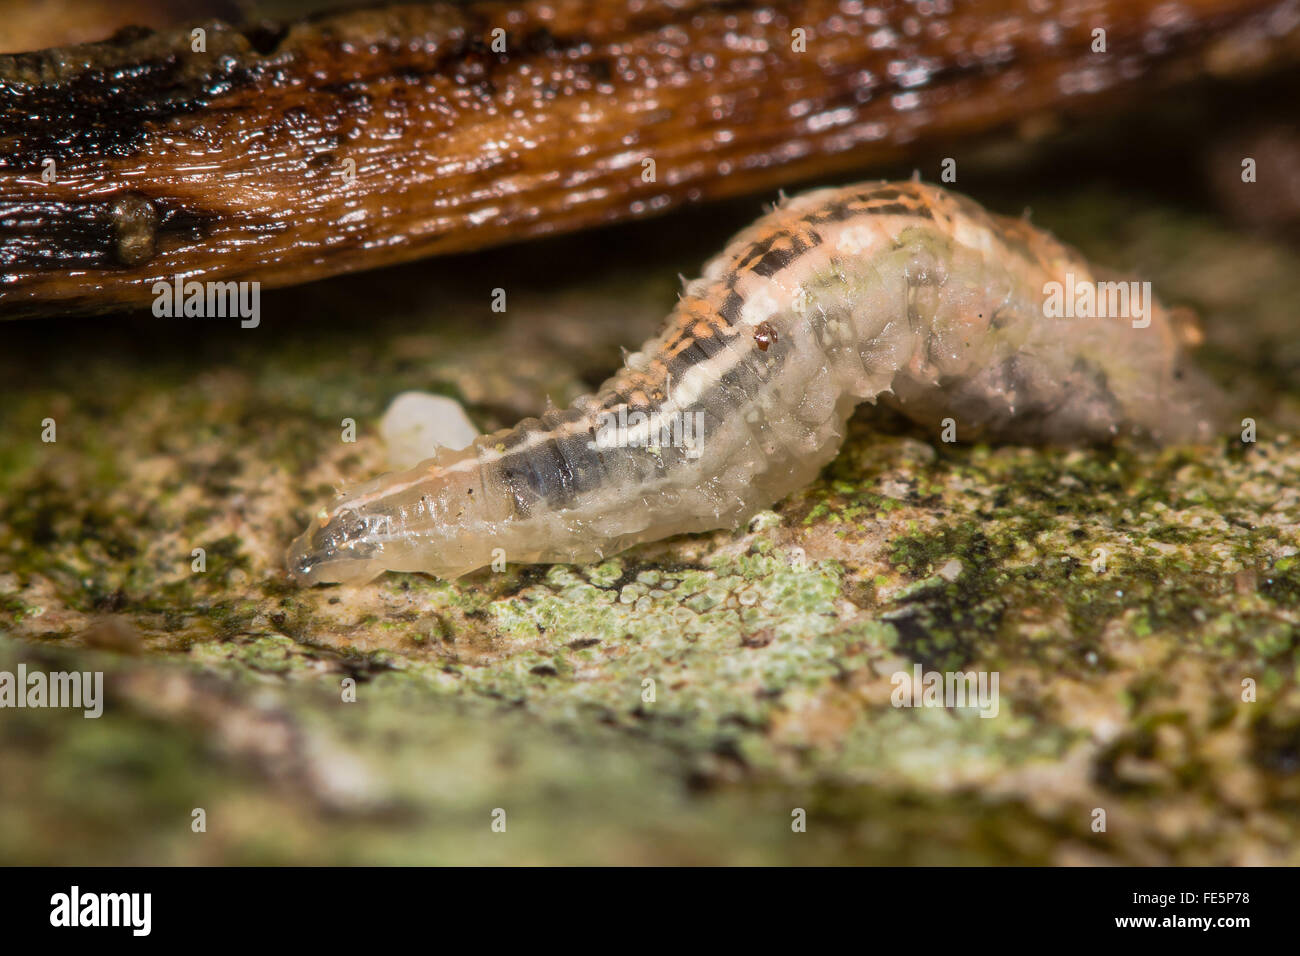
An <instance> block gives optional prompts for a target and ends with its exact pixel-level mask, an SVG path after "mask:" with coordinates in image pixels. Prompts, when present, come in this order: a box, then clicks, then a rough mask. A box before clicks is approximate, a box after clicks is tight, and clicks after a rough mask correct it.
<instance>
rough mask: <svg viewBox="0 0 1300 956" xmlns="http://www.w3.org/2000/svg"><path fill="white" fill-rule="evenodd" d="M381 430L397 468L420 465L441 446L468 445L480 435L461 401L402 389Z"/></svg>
mask: <svg viewBox="0 0 1300 956" xmlns="http://www.w3.org/2000/svg"><path fill="white" fill-rule="evenodd" d="M379 433H380V435H382V436H383V438H384V444H386V445H387V446H388V463H389V464H390V465H392V466H393V467H394V468H410V467H412V466H413V465H418V464H419V463H420V462H422V461H424V460H425V459H426V458H432V457H433V454H434V452H436V451H437V450H438V449H439V448H451V449H460V448H464V447H465V446H466V445H468V444H469V443H470V442H472V441H473V440H474V439H475V438H477V437H478V436H479V430H478V429H477V428H475V427H474V423H473V422H471V421H470V420H469V418H467V417H466V415H465V409H463V408H461V406H460V402H457V401H455V400H454V399H450V398H446V397H445V396H442V395H430V394H429V393H428V392H402V393H401V394H400V395H398V396H397V397H396V398H394V399H393V401H392V402H391V403H390V404H389V406H388V411H386V412H384V417H383V419H382V420H381V421H380V422H379Z"/></svg>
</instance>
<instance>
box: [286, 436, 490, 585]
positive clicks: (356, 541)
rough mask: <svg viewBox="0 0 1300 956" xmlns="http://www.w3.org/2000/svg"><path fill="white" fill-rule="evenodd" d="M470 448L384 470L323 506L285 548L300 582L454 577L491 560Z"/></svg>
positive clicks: (478, 480)
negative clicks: (402, 574)
mask: <svg viewBox="0 0 1300 956" xmlns="http://www.w3.org/2000/svg"><path fill="white" fill-rule="evenodd" d="M483 497H484V494H483V488H482V485H481V478H480V473H479V468H478V462H477V460H476V459H475V458H474V453H473V451H472V450H471V449H466V450H464V451H460V452H447V453H445V454H440V455H439V456H438V457H437V458H435V459H430V460H428V461H424V462H421V463H420V464H418V465H416V466H415V467H414V468H412V469H410V470H409V471H402V472H394V473H392V474H388V475H383V476H381V477H379V478H376V479H375V480H373V481H370V482H367V483H366V484H364V485H361V486H359V487H357V488H355V489H353V490H352V491H351V492H349V493H348V494H345V495H342V496H340V497H339V498H337V499H336V500H335V501H334V503H333V504H331V505H330V506H328V507H325V508H322V509H321V510H320V511H319V512H317V514H316V515H315V516H314V517H313V519H312V522H311V524H310V525H309V526H308V528H307V530H306V531H304V532H303V533H302V534H301V535H299V536H298V538H297V539H296V540H295V541H294V542H293V544H292V545H291V546H290V548H289V552H288V555H287V556H286V563H287V565H288V568H287V569H288V572H289V574H290V576H291V577H292V578H293V579H294V580H295V581H297V582H298V583H300V584H307V585H310V584H321V583H326V582H343V583H348V584H362V583H365V582H366V581H369V580H371V579H372V578H375V577H378V576H379V575H380V574H382V573H383V572H384V571H423V572H425V573H428V574H435V575H437V576H438V577H441V578H455V577H458V576H460V575H462V574H465V573H467V572H469V571H472V570H474V569H475V568H478V567H482V566H483V565H485V564H488V563H490V562H491V560H492V558H491V543H490V541H489V537H490V535H489V533H488V532H489V531H490V530H491V528H492V524H491V522H489V521H485V520H484V512H485V504H484V503H483Z"/></svg>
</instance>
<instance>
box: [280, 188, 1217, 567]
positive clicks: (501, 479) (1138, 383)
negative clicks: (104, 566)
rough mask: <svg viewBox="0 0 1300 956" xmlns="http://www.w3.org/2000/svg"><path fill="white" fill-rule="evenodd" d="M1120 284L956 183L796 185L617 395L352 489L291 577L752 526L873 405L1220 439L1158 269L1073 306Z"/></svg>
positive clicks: (478, 562) (535, 557)
mask: <svg viewBox="0 0 1300 956" xmlns="http://www.w3.org/2000/svg"><path fill="white" fill-rule="evenodd" d="M1097 282H1098V279H1097V276H1096V275H1095V273H1094V271H1093V270H1092V268H1091V267H1090V266H1089V265H1088V263H1087V262H1086V261H1084V260H1083V258H1082V257H1081V256H1080V255H1079V254H1078V253H1076V252H1074V251H1073V250H1071V249H1069V248H1068V247H1066V246H1064V245H1062V244H1061V243H1059V242H1057V241H1056V240H1055V239H1053V238H1052V237H1051V236H1049V235H1048V234H1046V233H1044V232H1042V231H1041V230H1038V229H1035V228H1034V227H1032V226H1030V225H1029V224H1028V223H1026V222H1024V221H1022V220H1014V219H1006V218H1002V217H997V216H992V215H990V214H988V213H986V212H984V211H983V210H982V209H981V208H980V207H979V206H977V205H976V204H975V203H973V202H972V201H970V200H968V199H965V198H963V197H961V196H958V195H956V194H954V193H951V192H948V191H946V190H943V189H940V188H938V187H935V186H929V185H926V184H923V183H919V182H905V183H890V182H877V183H866V184H861V185H856V186H849V187H845V188H841V189H825V190H818V191H815V192H811V193H807V194H805V195H802V196H799V197H797V198H794V199H791V200H787V201H784V202H782V203H781V204H780V205H779V206H778V207H777V208H776V209H774V210H773V211H772V212H771V213H769V214H768V215H766V216H764V217H762V218H761V219H760V220H759V221H758V222H756V223H755V224H754V225H752V226H750V227H749V228H748V229H746V230H744V231H743V232H741V233H740V234H739V235H738V236H736V237H735V238H734V239H733V240H732V241H731V242H730V243H729V244H728V246H727V248H726V249H725V250H724V251H723V252H722V253H721V254H720V255H719V256H717V257H716V258H715V259H713V260H712V261H711V262H710V263H709V264H708V265H707V266H706V267H705V269H704V275H703V276H702V277H701V278H699V279H696V280H695V281H693V282H691V283H689V284H688V285H687V287H686V289H685V293H684V295H683V296H682V298H681V300H680V301H679V302H678V305H677V307H676V308H675V309H674V310H673V312H672V314H671V315H670V316H669V318H668V321H667V323H666V327H665V328H664V330H663V331H662V332H661V333H660V334H659V335H658V336H657V337H656V338H654V339H652V340H651V341H649V342H647V343H646V344H645V345H644V346H643V347H642V349H641V350H640V351H639V352H637V353H635V354H633V355H631V356H629V357H628V360H627V364H626V366H625V367H624V368H623V369H621V370H620V371H619V372H618V373H617V374H616V375H614V377H613V378H611V379H609V380H608V381H607V382H606V383H605V384H604V385H603V386H602V387H601V389H600V390H599V391H598V392H597V393H596V394H595V395H589V396H584V397H582V398H580V399H579V400H578V401H576V402H575V403H574V404H573V405H572V406H571V407H570V408H568V409H564V410H554V411H549V412H547V413H546V414H544V415H543V416H542V417H541V418H530V419H526V420H524V421H522V422H520V423H519V424H518V425H516V426H515V427H514V428H509V429H504V430H502V431H499V432H496V433H495V434H491V435H485V436H482V437H481V438H479V439H477V440H476V441H475V442H474V443H473V444H472V445H470V446H469V447H468V448H466V449H464V450H462V451H444V452H441V453H439V454H437V455H435V456H434V457H433V458H430V459H429V460H427V461H424V462H422V463H420V464H419V465H417V466H416V467H415V468H412V469H410V470H408V471H404V472H398V473H394V474H390V475H385V476H383V477H380V478H378V479H375V480H374V481H371V482H369V483H367V484H365V485H362V486H360V487H358V488H356V489H354V490H353V491H351V492H350V493H348V494H345V495H343V496H341V497H340V498H339V499H338V500H337V501H336V502H335V503H334V504H332V505H331V506H330V507H328V508H326V509H323V510H322V511H321V512H320V514H319V515H318V516H317V517H316V520H315V521H313V523H312V525H311V527H309V528H308V529H307V531H306V532H305V533H304V534H303V535H302V536H301V537H299V538H298V539H297V540H296V541H295V542H294V544H293V546H292V547H291V549H290V551H289V556H288V563H289V569H290V572H291V573H292V574H293V575H294V576H295V577H296V578H297V579H298V580H300V581H302V582H304V583H315V582H320V581H364V580H367V579H369V578H371V577H374V576H375V575H377V574H379V573H381V572H383V571H386V570H394V571H424V572H428V573H431V574H435V575H438V576H440V577H445V578H454V577H457V576H459V575H462V574H465V573H467V572H469V571H472V570H475V569H476V568H480V567H483V566H485V565H488V564H490V563H491V562H492V561H493V558H494V555H495V556H497V557H504V559H505V560H506V561H509V562H512V563H535V562H557V561H560V562H583V561H591V560H597V559H600V558H603V557H607V556H609V555H612V554H615V553H617V552H619V551H621V550H623V549H624V548H627V547H630V546H632V545H634V544H638V543H640V542H644V541H653V540H657V539H659V538H664V537H667V536H669V535H674V534H679V533H682V532H693V531H707V530H711V529H717V528H727V527H733V526H735V525H737V524H738V523H740V522H741V521H743V520H744V519H746V518H747V517H748V516H750V515H751V514H753V513H754V512H755V511H758V510H759V509H761V508H764V507H767V506H769V505H771V504H772V503H773V502H775V501H778V500H779V499H781V498H782V497H784V496H785V495H787V494H789V493H790V492H791V491H794V490H796V489H798V488H800V487H802V486H803V485H805V484H807V483H808V482H810V481H811V480H812V479H813V478H814V477H815V476H816V474H817V472H818V471H819V470H820V469H821V468H822V467H823V466H824V465H825V464H826V463H827V462H828V461H830V460H831V459H832V458H833V457H834V456H835V454H836V452H837V451H838V449H839V446H840V444H841V442H842V440H843V436H844V429H845V424H846V422H847V420H848V418H849V416H850V415H851V414H852V412H853V410H854V408H855V407H856V406H857V405H858V404H860V403H861V402H863V401H876V400H885V401H888V402H890V403H891V404H892V405H894V406H896V407H897V408H899V409H901V410H902V411H903V412H904V413H905V414H907V415H909V416H911V417H912V418H914V419H916V420H918V421H922V422H925V423H928V424H931V425H933V426H934V427H935V428H936V429H938V428H939V427H940V423H941V422H942V421H943V420H944V419H952V427H953V428H955V429H956V431H957V433H958V435H959V437H960V438H961V439H963V440H965V439H971V438H976V437H998V438H1007V439H1013V440H1021V441H1034V442H1058V443H1081V442H1097V441H1106V440H1110V439H1113V438H1115V437H1117V436H1120V435H1129V436H1136V437H1143V438H1147V439H1151V440H1154V441H1160V442H1165V441H1197V440H1205V439H1207V438H1209V437H1210V436H1211V434H1212V432H1213V429H1212V426H1211V418H1210V414H1209V412H1208V405H1209V403H1208V401H1207V399H1208V397H1209V396H1211V395H1212V394H1213V388H1212V387H1211V386H1210V385H1209V384H1208V383H1207V382H1206V381H1205V380H1204V379H1203V378H1202V377H1201V376H1200V375H1199V374H1197V372H1196V371H1195V370H1194V369H1193V368H1192V367H1191V366H1190V365H1189V364H1188V362H1187V357H1186V353H1185V349H1184V346H1185V345H1186V344H1188V343H1189V341H1191V340H1192V339H1194V337H1195V332H1194V329H1192V328H1191V326H1190V325H1189V324H1188V323H1187V322H1185V321H1183V320H1181V319H1180V318H1179V317H1178V316H1177V314H1171V313H1170V312H1169V311H1167V310H1165V309H1164V308H1162V307H1161V306H1160V305H1159V304H1158V303H1156V302H1155V301H1154V300H1153V299H1150V298H1149V297H1147V298H1145V300H1143V299H1140V298H1138V296H1139V295H1140V287H1138V286H1136V285H1135V286H1134V287H1133V292H1134V298H1133V299H1132V300H1131V301H1129V302H1128V304H1127V308H1125V309H1124V310H1123V311H1124V314H1123V315H1110V316H1107V317H1085V316H1081V315H1077V314H1072V313H1073V312H1075V311H1080V310H1074V309H1073V308H1072V306H1073V303H1074V290H1076V289H1082V288H1084V287H1089V286H1094V287H1095V286H1096V285H1097ZM1126 285H1127V284H1126ZM1053 289H1055V290H1058V292H1059V293H1060V294H1059V295H1056V297H1055V299H1054V293H1053V292H1052V291H1051V290H1053ZM1116 290H1117V287H1115V286H1111V287H1110V289H1109V291H1110V294H1111V305H1112V306H1113V305H1114V304H1115V302H1116V301H1118V297H1117V296H1116ZM1105 300H1106V291H1105V290H1103V292H1102V294H1101V298H1100V301H1099V303H1098V304H1099V306H1104V303H1105ZM1063 302H1064V303H1067V304H1066V305H1065V307H1064V308H1062V303H1063ZM1081 311H1083V312H1087V311H1088V310H1087V308H1084V309H1083V310H1081ZM1063 312H1064V313H1067V314H1062V313H1063ZM498 549H499V550H498Z"/></svg>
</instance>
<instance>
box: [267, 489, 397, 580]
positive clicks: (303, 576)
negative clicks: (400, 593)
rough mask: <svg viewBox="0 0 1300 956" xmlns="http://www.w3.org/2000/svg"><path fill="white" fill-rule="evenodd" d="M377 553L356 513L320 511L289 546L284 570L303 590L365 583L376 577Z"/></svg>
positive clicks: (365, 527)
mask: <svg viewBox="0 0 1300 956" xmlns="http://www.w3.org/2000/svg"><path fill="white" fill-rule="evenodd" d="M377 551H378V548H377V546H376V544H375V541H374V535H373V534H371V533H370V528H369V527H368V525H367V523H366V521H365V519H364V518H362V517H361V516H360V515H359V514H357V512H356V511H353V510H351V509H347V508H343V509H336V510H335V511H333V512H327V511H322V512H321V513H320V514H318V515H317V516H316V518H315V519H314V520H313V521H312V523H311V525H310V526H309V527H308V528H307V530H306V531H304V532H303V533H302V534H300V535H299V536H298V537H297V538H296V539H295V540H294V542H293V544H291V545H290V546H289V551H288V554H287V555H286V556H285V564H286V570H287V571H288V572H289V576H290V577H291V578H292V579H293V580H294V582H295V583H297V584H301V585H304V586H309V585H312V584H323V583H329V582H346V583H364V582H365V581H368V580H370V579H372V578H374V577H376V576H377V574H378V573H379V572H378V571H376V570H375V565H374V558H375V556H376V553H377ZM381 570H382V569H381Z"/></svg>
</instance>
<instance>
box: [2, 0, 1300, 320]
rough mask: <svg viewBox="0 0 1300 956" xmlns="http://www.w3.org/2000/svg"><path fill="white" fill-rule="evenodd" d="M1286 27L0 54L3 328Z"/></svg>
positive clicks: (1085, 98) (415, 252)
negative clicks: (50, 164) (159, 284)
mask: <svg viewBox="0 0 1300 956" xmlns="http://www.w3.org/2000/svg"><path fill="white" fill-rule="evenodd" d="M1291 9H1292V8H1291V6H1290V5H1289V4H1286V3H1281V2H1278V0H1184V2H1181V3H1168V2H1151V0H1060V2H1049V0H982V2H975V0H919V2H916V3H890V4H867V3H863V2H859V0H807V2H802V3H781V2H774V3H767V4H762V3H751V2H744V0H741V2H724V3H705V2H698V0H679V2H675V3H667V2H657V0H634V2H625V0H623V2H611V0H567V2H527V3H522V4H503V3H477V4H467V5H447V4H427V5H411V6H393V7H385V8H379V9H373V10H365V11H357V12H351V13H346V14H339V15H332V16H328V17H321V18H317V19H313V20H311V21H307V22H304V23H300V24H297V25H294V26H292V27H289V28H286V29H279V28H266V27H262V28H258V29H251V30H247V31H244V32H240V31H237V30H235V29H233V28H230V27H228V26H225V25H223V24H221V23H219V22H212V23H209V24H207V25H206V37H205V39H206V51H205V52H199V53H196V52H193V50H192V43H191V34H190V32H189V31H188V30H184V31H179V32H176V33H172V34H149V33H139V34H135V35H127V36H120V37H119V38H118V39H117V40H116V41H114V42H111V43H106V44H98V45H92V46H84V47H76V48H68V49H65V50H61V51H59V50H56V51H46V52H43V53H39V54H24V55H19V56H12V57H0V314H3V315H7V316H8V315H21V314H31V313H42V312H43V313H50V312H62V311H103V310H109V309H113V308H117V307H126V306H141V305H147V304H148V303H149V302H150V301H151V300H152V292H151V287H152V285H153V283H154V282H156V281H158V280H161V279H167V280H170V279H171V278H172V277H173V276H175V275H177V274H183V275H186V276H193V277H199V278H201V279H205V280H215V279H222V280H229V279H258V280H261V281H262V282H263V283H264V284H266V285H285V284H290V283H295V282H304V281H308V280H311V279H315V278H319V277H322V276H326V275H331V274H336V273H340V272H346V271H351V270H357V269H366V268H372V267H375V266H380V265H385V264H389V263H394V262H400V261H404V260H409V259H413V258H417V257H419V256H424V255H429V254H433V253H439V252H449V251H457V250H468V249H474V248H480V247H483V246H489V245H492V244H495V243H501V242H505V241H509V240H515V239H520V238H525V237H529V236H536V235H543V234H547V233H553V232H558V231H563V230H571V229H577V228H582V227H586V226H591V225H595V224H598V223H602V222H609V221H614V220H618V219H626V218H630V217H637V216H644V215H648V214H652V213H656V212H660V211H663V210H665V209H668V208H670V207H672V206H673V205H675V204H678V203H681V202H685V201H694V200H698V199H703V198H709V197H718V196H726V195H734V194H739V193H744V192H747V191H753V190H758V189H763V188H769V187H771V186H774V185H776V184H780V183H784V182H789V181H792V180H795V179H798V178H801V177H807V176H810V175H814V174H821V173H826V172H831V171H835V170H838V169H844V168H849V167H861V166H862V165H864V164H867V163H870V162H876V161H884V160H888V159H895V158H898V157H900V156H903V155H906V154H908V153H909V151H914V150H916V149H917V148H919V147H920V146H922V145H925V144H934V143H936V142H944V143H947V142H949V141H955V140H957V139H959V138H961V137H966V136H970V135H973V134H977V133H981V132H986V131H989V130H991V129H996V128H999V127H1004V126H1006V125H1008V124H1013V123H1017V122H1021V121H1026V120H1032V119H1034V118H1036V117H1041V116H1043V115H1045V114H1049V113H1058V112H1063V111H1070V110H1073V109H1075V108H1084V107H1092V106H1096V105H1100V104H1104V103H1109V102H1114V101H1115V100H1116V99H1122V98H1124V97H1132V96H1138V95H1141V94H1142V92H1143V91H1145V90H1149V89H1151V88H1152V87H1153V86H1155V85H1159V84H1164V83H1167V82H1170V81H1176V80H1178V79H1183V78H1187V77H1189V76H1193V75H1196V74H1199V73H1202V72H1205V71H1211V72H1217V73H1232V72H1239V71H1241V70H1245V69H1251V68H1254V67H1256V66H1258V65H1260V64H1263V63H1267V62H1270V61H1273V60H1276V59H1279V58H1283V57H1290V56H1292V55H1294V53H1295V52H1296V45H1297V44H1296V37H1297V34H1298V33H1300V21H1297V19H1296V18H1295V17H1294V16H1293V15H1291V13H1290V12H1289V11H1291ZM497 29H500V30H502V31H504V34H503V36H504V40H505V50H506V52H495V51H494V50H493V49H492V46H493V36H494V33H493V31H494V30H497ZM1096 29H1103V30H1105V31H1106V52H1104V53H1100V52H1093V49H1092V47H1093V44H1094V34H1093V31H1094V30H1096ZM795 30H803V31H805V32H804V34H803V37H804V39H805V41H806V50H805V51H803V52H797V49H798V47H799V43H798V35H797V34H795V33H794V31H795ZM50 159H52V160H53V161H54V178H53V181H52V182H45V181H43V179H42V170H43V168H45V166H46V165H47V164H46V161H47V160H50ZM650 159H652V160H653V161H654V176H653V181H649V180H650V176H649V175H648V171H647V170H646V165H645V162H644V161H645V160H650ZM353 166H354V167H355V172H354V174H353Z"/></svg>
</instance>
